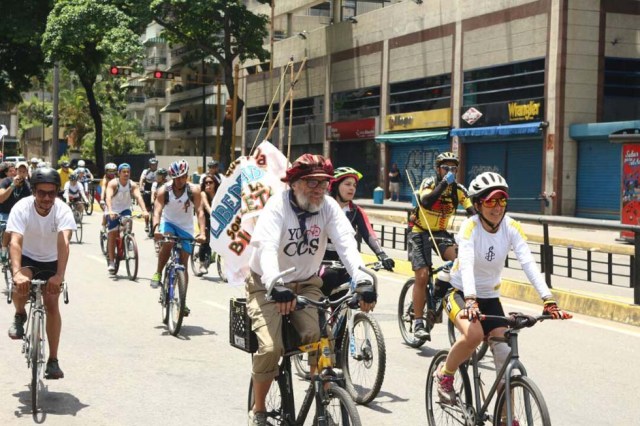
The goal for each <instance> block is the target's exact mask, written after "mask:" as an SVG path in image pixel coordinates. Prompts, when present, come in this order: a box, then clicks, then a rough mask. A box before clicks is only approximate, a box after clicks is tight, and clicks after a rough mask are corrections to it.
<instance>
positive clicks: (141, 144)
mask: <svg viewBox="0 0 640 426" xmlns="http://www.w3.org/2000/svg"><path fill="white" fill-rule="evenodd" d="M103 120H104V121H103V124H104V128H103V130H102V132H103V136H104V143H103V145H104V149H105V151H106V152H107V153H109V154H110V155H112V156H119V155H126V154H142V153H144V152H147V147H146V143H145V141H144V139H143V138H142V137H141V136H140V133H139V125H138V123H136V122H135V121H131V120H128V119H126V118H125V117H123V116H122V115H120V114H118V113H117V112H115V111H113V110H111V111H110V112H109V113H108V114H103ZM94 143H95V133H94V132H89V133H87V134H86V135H85V136H84V138H83V140H82V156H83V158H92V157H93V150H94Z"/></svg>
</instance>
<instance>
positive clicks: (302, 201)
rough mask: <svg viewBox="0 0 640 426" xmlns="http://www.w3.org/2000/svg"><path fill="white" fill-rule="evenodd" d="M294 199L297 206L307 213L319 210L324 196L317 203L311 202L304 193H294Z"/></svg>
mask: <svg viewBox="0 0 640 426" xmlns="http://www.w3.org/2000/svg"><path fill="white" fill-rule="evenodd" d="M296 201H297V202H298V207H300V208H301V209H302V210H306V211H308V212H309V213H316V212H319V211H320V209H321V208H322V206H323V204H324V197H322V200H321V201H320V202H319V203H312V202H311V200H309V198H308V197H305V196H304V194H296Z"/></svg>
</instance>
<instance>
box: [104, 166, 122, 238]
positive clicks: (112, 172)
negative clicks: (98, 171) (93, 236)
mask: <svg viewBox="0 0 640 426" xmlns="http://www.w3.org/2000/svg"><path fill="white" fill-rule="evenodd" d="M117 171H118V166H116V164H115V163H107V165H105V166H104V176H103V177H102V179H101V180H100V208H101V209H102V211H103V212H106V211H107V184H108V183H109V181H111V179H113V178H115V177H116V172H117ZM102 229H103V230H105V231H106V229H107V215H104V214H103V215H102Z"/></svg>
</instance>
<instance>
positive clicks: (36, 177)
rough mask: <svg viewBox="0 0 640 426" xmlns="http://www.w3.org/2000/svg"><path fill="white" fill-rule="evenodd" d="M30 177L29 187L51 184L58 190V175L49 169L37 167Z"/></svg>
mask: <svg viewBox="0 0 640 426" xmlns="http://www.w3.org/2000/svg"><path fill="white" fill-rule="evenodd" d="M32 173H33V174H32V175H31V186H32V187H34V188H35V187H36V185H37V184H39V183H52V184H54V185H55V186H56V187H58V188H60V174H59V173H58V172H57V171H56V170H55V169H52V168H51V167H39V168H37V169H35V170H34V171H33V172H32Z"/></svg>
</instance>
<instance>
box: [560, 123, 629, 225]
mask: <svg viewBox="0 0 640 426" xmlns="http://www.w3.org/2000/svg"><path fill="white" fill-rule="evenodd" d="M634 128H635V129H637V128H640V120H634V121H617V122H610V123H588V124H574V125H572V126H570V127H569V136H570V137H571V139H573V140H575V141H576V142H578V173H577V174H578V176H577V182H576V185H577V188H576V216H577V217H584V218H593V219H612V220H620V207H621V202H622V190H621V188H622V187H623V183H621V182H622V161H621V158H622V144H617V143H611V142H610V141H609V137H610V135H612V134H615V133H618V132H620V131H623V130H626V129H634ZM629 179H631V177H628V180H629ZM637 179H638V178H637V177H636V178H634V180H637Z"/></svg>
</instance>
